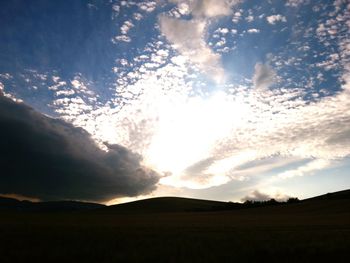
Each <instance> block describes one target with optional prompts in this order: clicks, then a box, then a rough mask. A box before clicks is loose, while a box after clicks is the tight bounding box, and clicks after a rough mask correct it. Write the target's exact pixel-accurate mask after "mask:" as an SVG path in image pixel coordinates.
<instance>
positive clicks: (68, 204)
mask: <svg viewBox="0 0 350 263" xmlns="http://www.w3.org/2000/svg"><path fill="white" fill-rule="evenodd" d="M102 207H104V205H102V204H97V203H88V202H78V201H51V202H30V201H19V200H17V199H14V198H7V197H0V211H17V212H72V211H86V210H94V209H98V208H102Z"/></svg>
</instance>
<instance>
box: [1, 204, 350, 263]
mask: <svg viewBox="0 0 350 263" xmlns="http://www.w3.org/2000/svg"><path fill="white" fill-rule="evenodd" d="M98 211H99V210H96V211H89V212H75V213H68V212H66V213H47V212H46V213H21V212H2V213H1V215H0V245H1V246H0V262H28V261H38V262H39V261H40V262H257V261H262V262H265V261H268V262H314V261H321V260H322V261H333V262H350V261H349V260H350V249H349V248H350V202H349V199H340V200H310V201H307V202H301V203H296V204H286V205H278V206H267V207H258V208H246V209H236V210H230V211H212V212H171V211H168V212H159V211H158V212H154V211H153V212H149V211H148V212H147V211H139V212H135V211H134V212H133V213H131V212H128V211H123V212H120V211H118V209H104V210H103V211H99V212H98Z"/></svg>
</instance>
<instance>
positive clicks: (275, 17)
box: [266, 14, 287, 25]
mask: <svg viewBox="0 0 350 263" xmlns="http://www.w3.org/2000/svg"><path fill="white" fill-rule="evenodd" d="M266 20H267V22H269V24H271V25H275V24H276V23H277V22H287V19H286V17H285V16H282V15H280V14H278V15H271V16H268V17H266Z"/></svg>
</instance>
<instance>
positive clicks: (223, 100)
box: [145, 92, 246, 183]
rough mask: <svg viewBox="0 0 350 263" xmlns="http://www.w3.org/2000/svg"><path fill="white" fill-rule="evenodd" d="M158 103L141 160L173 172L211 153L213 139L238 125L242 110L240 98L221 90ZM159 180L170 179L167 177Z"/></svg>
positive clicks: (160, 170)
mask: <svg viewBox="0 0 350 263" xmlns="http://www.w3.org/2000/svg"><path fill="white" fill-rule="evenodd" d="M162 104H163V106H164V107H163V108H162V109H161V111H160V116H159V122H158V124H157V129H156V131H155V133H154V135H153V138H152V141H151V144H150V147H149V148H148V149H147V150H146V152H145V163H146V164H147V165H148V166H151V167H153V168H154V169H156V170H157V171H159V172H166V173H171V174H172V175H176V176H179V175H181V174H182V173H184V171H185V170H186V168H188V167H189V166H191V165H192V164H194V163H196V162H198V160H203V159H206V158H209V157H211V152H212V151H213V149H214V147H215V143H216V142H217V141H218V140H220V139H222V138H224V137H225V136H227V135H229V134H230V132H232V130H233V129H234V128H235V126H236V125H237V126H239V123H240V121H241V119H242V118H243V117H244V113H245V110H246V106H245V105H244V104H243V103H242V102H239V101H234V100H233V98H232V97H231V96H228V95H227V94H225V93H224V92H216V93H215V94H213V95H212V96H210V97H208V98H202V97H199V96H197V97H189V98H187V99H186V100H184V101H173V102H172V103H162ZM228 112H229V113H230V114H231V115H230V116H227V113H228ZM171 181H172V180H171ZM162 182H163V183H170V181H169V179H168V178H164V179H163V180H162ZM171 183H174V182H171Z"/></svg>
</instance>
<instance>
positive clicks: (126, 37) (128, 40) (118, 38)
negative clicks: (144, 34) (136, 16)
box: [112, 35, 131, 43]
mask: <svg viewBox="0 0 350 263" xmlns="http://www.w3.org/2000/svg"><path fill="white" fill-rule="evenodd" d="M115 41H122V42H130V41H131V38H130V37H129V36H126V35H120V36H116V37H114V38H113V39H112V42H113V43H115Z"/></svg>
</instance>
